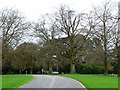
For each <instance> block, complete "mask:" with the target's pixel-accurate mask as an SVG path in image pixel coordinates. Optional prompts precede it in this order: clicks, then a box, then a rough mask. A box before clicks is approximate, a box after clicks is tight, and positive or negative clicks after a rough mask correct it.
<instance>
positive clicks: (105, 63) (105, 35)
mask: <svg viewBox="0 0 120 90" xmlns="http://www.w3.org/2000/svg"><path fill="white" fill-rule="evenodd" d="M103 30H104V65H105V66H104V75H108V60H107V32H106V23H105V21H103Z"/></svg>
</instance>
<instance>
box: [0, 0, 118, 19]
mask: <svg viewBox="0 0 120 90" xmlns="http://www.w3.org/2000/svg"><path fill="white" fill-rule="evenodd" d="M112 1H115V2H118V1H119V0H112ZM102 2H103V0H0V9H2V8H4V7H6V8H15V9H18V10H20V11H21V12H22V13H23V14H24V16H25V17H26V18H27V19H28V20H31V21H33V20H37V19H38V18H39V17H40V16H41V15H44V14H45V13H52V12H54V11H55V10H56V8H58V7H59V6H60V5H62V4H63V5H68V6H69V7H70V8H72V9H74V10H76V11H78V12H80V11H85V12H87V11H89V10H91V9H92V7H93V6H97V5H99V4H101V3H102Z"/></svg>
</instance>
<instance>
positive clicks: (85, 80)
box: [59, 74, 118, 88]
mask: <svg viewBox="0 0 120 90" xmlns="http://www.w3.org/2000/svg"><path fill="white" fill-rule="evenodd" d="M59 76H64V77H69V78H73V79H76V80H78V81H80V82H81V83H82V84H83V85H84V86H85V87H86V88H118V77H117V76H104V75H89V74H87V75H81V74H63V75H59Z"/></svg>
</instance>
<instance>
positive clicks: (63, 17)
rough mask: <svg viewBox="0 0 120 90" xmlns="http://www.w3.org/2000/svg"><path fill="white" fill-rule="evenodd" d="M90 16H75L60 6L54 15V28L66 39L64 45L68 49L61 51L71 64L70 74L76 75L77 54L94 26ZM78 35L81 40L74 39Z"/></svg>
mask: <svg viewBox="0 0 120 90" xmlns="http://www.w3.org/2000/svg"><path fill="white" fill-rule="evenodd" d="M91 15H92V14H91ZM91 15H88V14H85V13H80V14H76V13H75V11H73V10H71V9H69V7H66V6H61V7H60V9H59V11H58V12H57V13H56V15H55V20H56V27H57V29H58V30H59V32H61V33H62V34H63V36H61V38H62V37H66V38H67V42H64V44H66V46H67V47H68V48H66V49H64V50H63V51H64V53H63V55H64V56H65V54H66V56H65V57H67V58H68V59H69V62H70V64H71V68H70V73H76V70H75V62H76V58H77V53H78V52H79V51H82V50H83V47H84V46H85V44H86V41H87V39H88V38H89V35H90V33H91V30H92V29H93V26H94V25H95V24H94V21H93V20H92V19H93V18H92V17H91ZM79 35H81V36H83V38H81V40H77V39H76V37H79ZM80 43H81V44H80ZM60 47H61V46H60Z"/></svg>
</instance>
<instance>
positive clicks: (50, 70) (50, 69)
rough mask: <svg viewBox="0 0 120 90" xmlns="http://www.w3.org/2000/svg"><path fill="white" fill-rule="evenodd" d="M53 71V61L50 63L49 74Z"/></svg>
mask: <svg viewBox="0 0 120 90" xmlns="http://www.w3.org/2000/svg"><path fill="white" fill-rule="evenodd" d="M52 72H53V69H52V66H51V62H50V63H49V72H48V73H49V74H52Z"/></svg>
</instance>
